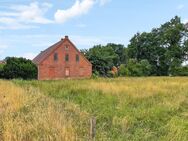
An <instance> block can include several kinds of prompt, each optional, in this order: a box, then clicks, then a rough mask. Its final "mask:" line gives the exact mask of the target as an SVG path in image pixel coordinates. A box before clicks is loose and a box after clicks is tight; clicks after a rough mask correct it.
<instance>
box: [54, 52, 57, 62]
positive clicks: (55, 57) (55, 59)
mask: <svg viewBox="0 0 188 141" xmlns="http://www.w3.org/2000/svg"><path fill="white" fill-rule="evenodd" d="M57 60H58V54H57V53H54V61H57Z"/></svg>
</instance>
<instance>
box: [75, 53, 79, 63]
mask: <svg viewBox="0 0 188 141" xmlns="http://www.w3.org/2000/svg"><path fill="white" fill-rule="evenodd" d="M79 61H80V56H79V55H78V54H76V62H79Z"/></svg>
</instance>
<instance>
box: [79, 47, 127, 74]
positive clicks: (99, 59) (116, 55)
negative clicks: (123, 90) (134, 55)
mask: <svg viewBox="0 0 188 141" xmlns="http://www.w3.org/2000/svg"><path fill="white" fill-rule="evenodd" d="M82 53H83V54H84V55H85V56H86V57H87V59H88V60H89V61H90V62H91V63H92V65H93V72H95V71H97V72H99V74H100V75H101V76H107V73H108V72H109V71H111V69H112V67H113V66H115V67H118V66H119V65H120V64H122V63H125V62H126V61H127V60H126V59H127V56H126V49H125V47H124V46H123V45H116V44H107V45H106V46H101V45H97V46H94V47H93V48H91V49H89V50H82Z"/></svg>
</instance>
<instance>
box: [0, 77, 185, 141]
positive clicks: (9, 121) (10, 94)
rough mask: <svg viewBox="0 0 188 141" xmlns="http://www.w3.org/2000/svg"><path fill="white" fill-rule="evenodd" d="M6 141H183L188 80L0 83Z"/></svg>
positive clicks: (1, 134)
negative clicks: (91, 138)
mask: <svg viewBox="0 0 188 141" xmlns="http://www.w3.org/2000/svg"><path fill="white" fill-rule="evenodd" d="M0 89H1V91H0V96H1V98H0V111H1V113H0V127H1V128H0V129H1V130H0V138H1V140H4V141H14V140H19V141H22V140H23V141H25V140H76V139H75V137H79V139H80V140H88V136H89V127H90V125H89V119H90V118H91V117H92V116H94V117H96V119H97V127H96V140H103V141H105V140H106V141H114V140H129V141H133V140H134V141H136V140H142V141H148V140H149V141H156V140H160V141H171V140H174V141H187V140H188V93H187V92H188V78H183V77H182V78H178V77H177V78H165V77H160V78H159V77H150V78H142V77H140V78H116V79H95V80H62V81H22V80H14V84H13V83H11V82H7V81H0Z"/></svg>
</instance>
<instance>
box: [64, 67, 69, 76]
mask: <svg viewBox="0 0 188 141" xmlns="http://www.w3.org/2000/svg"><path fill="white" fill-rule="evenodd" d="M65 76H66V77H69V76H70V68H65Z"/></svg>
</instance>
